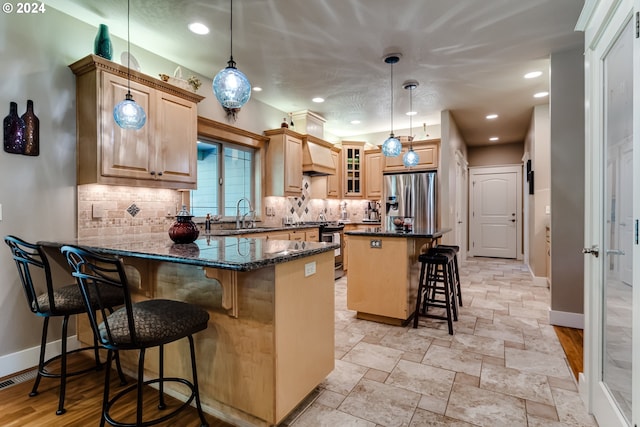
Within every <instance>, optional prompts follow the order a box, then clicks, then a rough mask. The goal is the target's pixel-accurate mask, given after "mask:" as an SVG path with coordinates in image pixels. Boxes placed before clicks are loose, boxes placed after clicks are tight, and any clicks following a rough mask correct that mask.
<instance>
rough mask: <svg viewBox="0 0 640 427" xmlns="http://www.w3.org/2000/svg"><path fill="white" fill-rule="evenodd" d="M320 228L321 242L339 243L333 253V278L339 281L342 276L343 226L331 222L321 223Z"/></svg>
mask: <svg viewBox="0 0 640 427" xmlns="http://www.w3.org/2000/svg"><path fill="white" fill-rule="evenodd" d="M319 226H320V241H321V242H330V243H333V242H336V243H340V247H339V248H338V249H336V250H335V251H334V253H335V270H334V278H335V279H339V278H340V277H342V276H344V263H343V259H344V224H338V223H333V222H323V223H320V224H319Z"/></svg>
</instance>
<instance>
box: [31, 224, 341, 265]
mask: <svg viewBox="0 0 640 427" xmlns="http://www.w3.org/2000/svg"><path fill="white" fill-rule="evenodd" d="M39 243H40V244H41V245H44V246H52V247H60V246H62V245H66V244H69V245H78V246H83V247H86V248H89V249H91V250H94V251H96V252H99V253H104V254H112V255H118V256H122V257H137V258H145V259H152V260H157V261H168V262H179V263H183V264H192V265H198V266H203V267H214V268H222V269H227V270H237V271H250V270H257V269H259V268H263V267H266V266H270V265H274V264H279V263H283V262H288V261H292V260H294V259H298V258H304V257H308V256H311V255H315V254H319V253H322V252H328V251H333V250H335V249H338V248H339V244H337V243H327V242H299V241H293V240H273V239H257V238H255V239H254V238H247V237H241V236H234V237H231V236H204V237H201V238H199V239H198V240H196V241H195V242H193V243H188V244H176V243H173V241H171V239H169V236H168V234H167V233H153V234H137V235H136V234H134V235H122V236H109V237H89V238H82V239H66V240H59V241H56V242H39Z"/></svg>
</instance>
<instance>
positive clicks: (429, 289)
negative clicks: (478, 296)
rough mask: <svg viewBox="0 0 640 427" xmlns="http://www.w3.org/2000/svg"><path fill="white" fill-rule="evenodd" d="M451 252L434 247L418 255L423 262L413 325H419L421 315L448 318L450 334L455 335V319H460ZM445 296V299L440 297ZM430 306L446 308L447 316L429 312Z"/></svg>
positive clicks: (441, 318)
mask: <svg viewBox="0 0 640 427" xmlns="http://www.w3.org/2000/svg"><path fill="white" fill-rule="evenodd" d="M451 259H452V254H451V252H448V251H447V252H444V251H443V252H440V253H439V252H437V251H435V250H434V249H433V248H432V249H429V251H428V252H427V253H426V254H422V255H420V256H419V257H418V260H419V261H420V263H421V266H420V279H419V283H418V296H417V298H416V311H415V313H414V317H413V327H414V328H417V327H418V318H419V317H420V316H423V317H430V318H432V319H440V320H446V321H447V326H448V329H449V334H450V335H453V320H458V308H457V304H456V300H455V286H454V283H453V277H452V275H451V269H450V268H449V265H450V263H451ZM439 296H444V300H442V299H441V298H439ZM430 307H438V308H444V309H445V313H446V315H445V316H442V315H436V314H433V313H429V308H430Z"/></svg>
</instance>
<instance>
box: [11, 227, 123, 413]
mask: <svg viewBox="0 0 640 427" xmlns="http://www.w3.org/2000/svg"><path fill="white" fill-rule="evenodd" d="M4 241H5V243H6V244H7V245H8V246H9V248H10V249H11V253H12V255H13V259H14V261H15V262H16V266H17V267H18V276H19V277H20V282H21V283H22V288H23V291H24V294H25V297H26V298H27V304H28V306H29V310H31V311H32V312H33V313H34V314H36V315H37V316H40V317H42V318H44V322H43V326H42V339H41V342H40V357H39V361H38V374H37V376H36V380H35V383H34V384H33V389H32V390H31V393H29V396H36V395H37V394H38V386H39V384H40V380H41V379H42V378H43V377H44V378H60V391H59V400H58V410H57V411H56V414H57V415H62V414H64V413H65V412H66V410H65V408H64V398H65V392H66V384H67V378H68V377H70V376H75V375H80V374H84V373H86V372H89V371H93V370H100V369H101V368H102V363H101V362H100V357H99V354H98V348H99V347H98V344H97V340H96V339H95V338H94V346H93V347H83V348H79V349H76V350H73V351H70V352H67V327H68V324H69V318H70V317H71V316H72V315H74V314H82V313H86V311H87V309H86V306H85V304H84V301H83V299H82V294H81V293H80V288H79V287H78V285H77V284H76V283H71V284H67V285H64V286H56V285H54V283H53V279H52V275H51V266H50V264H49V260H48V258H47V256H46V254H45V252H44V250H43V249H42V247H41V246H39V245H37V244H33V243H29V242H26V241H24V240H22V239H20V238H18V237H15V236H6V237H5V238H4ZM102 290H103V291H104V297H103V303H104V304H105V306H106V307H107V308H108V309H109V310H112V311H113V307H116V306H118V305H121V304H122V303H123V302H124V300H123V298H122V296H121V295H120V294H119V293H117V292H113V291H111V290H109V289H102ZM91 306H92V307H94V308H95V307H96V306H97V300H96V298H95V296H93V295H92V297H91ZM51 317H62V318H63V320H62V337H61V341H62V351H61V353H60V354H59V355H57V356H55V357H52V358H50V359H48V360H45V350H46V346H47V332H48V329H49V319H50V318H51ZM85 350H93V351H94V357H95V360H96V365H95V367H90V368H86V369H81V370H78V371H74V372H67V356H68V355H69V354H72V353H76V352H80V351H85ZM56 360H60V370H59V372H53V371H50V370H49V365H50V364H51V363H52V362H54V361H56ZM117 366H118V373H119V374H120V379H121V381H122V382H124V381H125V378H124V375H123V374H122V371H121V370H120V364H119V363H118V364H117Z"/></svg>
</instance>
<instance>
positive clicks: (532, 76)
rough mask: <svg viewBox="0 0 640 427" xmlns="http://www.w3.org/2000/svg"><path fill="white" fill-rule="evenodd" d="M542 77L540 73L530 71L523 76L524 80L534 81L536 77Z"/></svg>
mask: <svg viewBox="0 0 640 427" xmlns="http://www.w3.org/2000/svg"><path fill="white" fill-rule="evenodd" d="M541 75H542V71H532V72H530V73H527V74H525V75H524V78H525V79H535V78H536V77H540V76H541Z"/></svg>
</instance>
